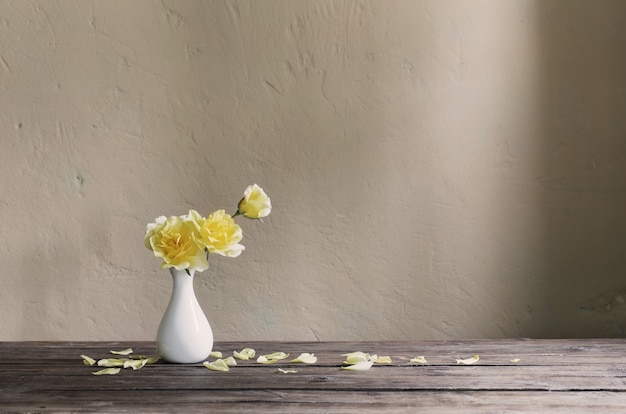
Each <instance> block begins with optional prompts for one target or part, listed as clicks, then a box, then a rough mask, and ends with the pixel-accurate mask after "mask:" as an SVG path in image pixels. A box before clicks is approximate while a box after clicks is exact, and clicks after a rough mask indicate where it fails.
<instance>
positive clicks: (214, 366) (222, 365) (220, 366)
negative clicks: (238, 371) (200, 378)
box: [202, 359, 230, 371]
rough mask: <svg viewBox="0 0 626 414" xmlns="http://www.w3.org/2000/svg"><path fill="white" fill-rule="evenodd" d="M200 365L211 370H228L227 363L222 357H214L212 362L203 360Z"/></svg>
mask: <svg viewBox="0 0 626 414" xmlns="http://www.w3.org/2000/svg"><path fill="white" fill-rule="evenodd" d="M202 365H204V366H205V367H207V368H208V369H210V370H212V371H230V368H228V365H226V362H224V360H223V359H216V360H215V361H213V362H209V361H204V362H203V363H202Z"/></svg>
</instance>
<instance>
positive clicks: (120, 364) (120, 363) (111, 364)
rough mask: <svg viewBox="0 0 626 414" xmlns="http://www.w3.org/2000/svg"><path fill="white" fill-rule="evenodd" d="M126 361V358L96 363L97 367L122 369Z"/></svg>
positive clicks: (108, 359)
mask: <svg viewBox="0 0 626 414" xmlns="http://www.w3.org/2000/svg"><path fill="white" fill-rule="evenodd" d="M126 361H130V360H129V359H128V358H106V359H101V360H99V361H98V366H101V367H123V366H124V363H125V362H126Z"/></svg>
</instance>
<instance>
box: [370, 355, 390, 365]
mask: <svg viewBox="0 0 626 414" xmlns="http://www.w3.org/2000/svg"><path fill="white" fill-rule="evenodd" d="M371 359H372V361H374V363H376V364H391V357H390V356H380V357H379V356H377V355H372V358H371Z"/></svg>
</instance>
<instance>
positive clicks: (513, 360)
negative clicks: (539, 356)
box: [511, 358, 520, 362]
mask: <svg viewBox="0 0 626 414" xmlns="http://www.w3.org/2000/svg"><path fill="white" fill-rule="evenodd" d="M519 361H520V359H519V358H515V359H512V360H511V362H519Z"/></svg>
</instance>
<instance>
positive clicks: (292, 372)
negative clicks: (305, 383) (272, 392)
mask: <svg viewBox="0 0 626 414" xmlns="http://www.w3.org/2000/svg"><path fill="white" fill-rule="evenodd" d="M278 370H279V371H280V372H282V373H283V374H295V373H296V372H298V371H296V370H295V369H282V368H278Z"/></svg>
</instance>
